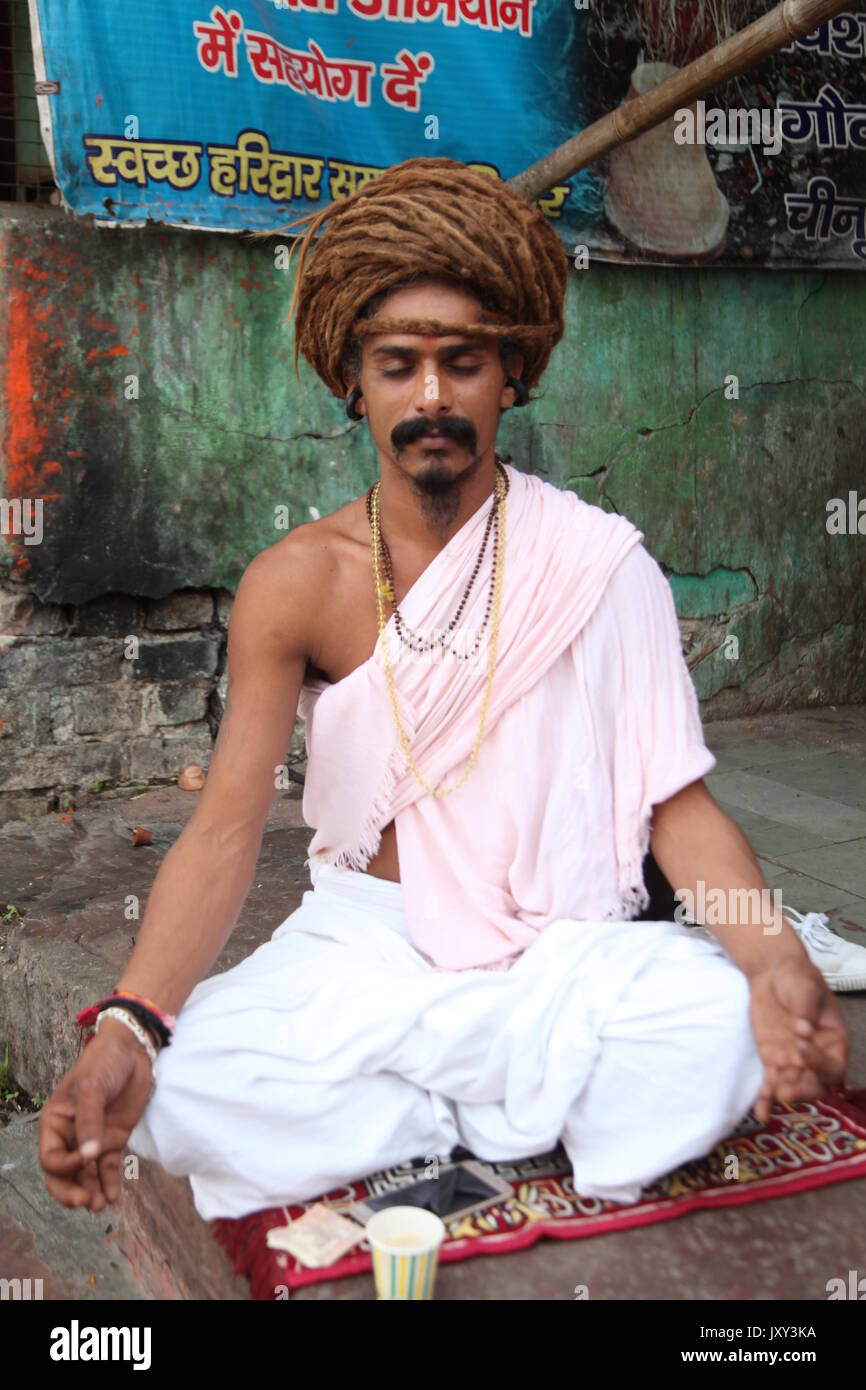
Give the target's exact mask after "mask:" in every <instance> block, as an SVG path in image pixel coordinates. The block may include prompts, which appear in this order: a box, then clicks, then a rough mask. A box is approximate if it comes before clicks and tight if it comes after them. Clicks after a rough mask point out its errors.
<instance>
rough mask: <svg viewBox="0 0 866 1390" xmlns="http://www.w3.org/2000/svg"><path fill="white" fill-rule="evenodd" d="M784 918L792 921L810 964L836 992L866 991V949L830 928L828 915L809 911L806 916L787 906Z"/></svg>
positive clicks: (784, 909)
mask: <svg viewBox="0 0 866 1390" xmlns="http://www.w3.org/2000/svg"><path fill="white" fill-rule="evenodd" d="M782 916H783V917H784V918H785V921H786V922H790V924H791V926H792V927H793V928H794V931H795V932H796V933H797V935H798V936H799V938H800V940H801V941H802V943H803V945H804V946H805V948H806V954H807V955H808V957H809V959H810V961H811V962H812V964H813V965H816V966H817V967H818V969H819V970H820V971H821V974H822V975H823V976H824V979H825V980H826V981H827V984H828V985H829V986H830V988H831V989H832V990H835V991H836V992H837V993H842V992H844V991H845V990H849V989H866V947H863V946H855V945H854V942H853V941H846V940H845V937H844V936H839V935H837V933H836V932H834V931H833V930H832V929H831V928H830V927H829V926H828V925H827V924H828V920H829V919H828V917H827V915H826V913H824V912H807V913H806V915H805V917H804V916H803V914H802V912H798V911H797V909H796V908H794V907H783V908H782ZM795 918H796V920H794V919H795Z"/></svg>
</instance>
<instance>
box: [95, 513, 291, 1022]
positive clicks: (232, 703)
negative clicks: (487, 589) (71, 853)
mask: <svg viewBox="0 0 866 1390" xmlns="http://www.w3.org/2000/svg"><path fill="white" fill-rule="evenodd" d="M304 529H305V528H304ZM296 538H297V533H296V532H295V533H292V535H291V536H289V537H287V538H286V540H285V541H283V542H281V545H280V547H272V548H271V549H270V550H267V551H263V552H262V553H261V554H260V555H257V556H256V558H255V559H254V560H253V561H252V562H251V564H250V565H249V566H248V567H247V569H246V571H245V572H244V575H243V578H242V579H241V582H240V585H239V586H238V591H237V595H236V597H235V601H234V604H233V607H232V613H231V619H230V622H229V634H228V677H229V678H228V692H227V698H226V704H225V711H224V713H223V717H222V721H221V724H220V730H219V735H218V738H217V741H216V744H215V746H214V752H213V756H212V758H211V763H210V768H209V770H208V775H207V782H206V785H205V787H204V790H203V791H202V792H201V793H200V800H199V801H198V804H197V805H196V808H195V811H194V812H193V814H192V816H191V818H190V820H189V821H188V823H187V825H186V826H185V827H184V830H183V832H182V833H181V834H180V836H179V837H178V839H177V840H176V841H175V843H174V844H173V845H172V847H171V849H170V850H169V851H168V853H167V854H166V856H165V859H164V860H163V863H162V865H161V866H160V869H159V872H158V874H157V875H156V878H155V880H154V883H153V887H152V889H151V892H150V896H149V898H148V900H147V906H146V909H145V913H144V917H143V919H142V923H141V928H140V931H139V935H138V940H137V942H136V945H135V948H134V950H133V952H132V955H131V957H130V960H129V962H128V964H127V967H126V969H125V970H124V972H123V975H122V976H121V978H120V980H119V981H118V987H119V988H121V989H128V990H132V991H134V992H135V993H137V994H141V995H143V996H144V997H145V998H147V999H152V1000H154V1002H155V1003H156V1004H158V1005H159V1007H160V1008H163V1009H166V1010H167V1011H168V1012H169V1013H177V1011H178V1010H179V1009H180V1008H181V1006H182V1005H183V1003H184V1001H185V1000H186V998H187V996H188V995H189V993H190V991H191V990H192V989H193V988H194V987H195V985H196V984H197V983H198V982H199V980H201V979H202V978H203V977H204V976H205V975H206V974H207V973H208V971H209V970H210V968H211V967H212V966H213V963H214V961H215V960H216V958H217V957H218V955H219V953H220V951H221V950H222V948H223V946H224V945H225V943H226V941H227V940H228V937H229V935H230V934H231V931H232V929H233V927H234V924H235V922H236V920H237V917H238V914H239V912H240V910H241V907H242V906H243V903H244V899H245V898H246V895H247V893H248V892H249V889H250V886H251V884H252V879H253V875H254V873H255V866H256V861H257V859H258V856H259V850H260V848H261V841H262V834H263V831H264V825H265V821H266V819H267V814H268V809H269V807H270V805H271V802H272V800H273V795H274V789H275V776H276V774H275V769H276V768H277V767H278V766H279V765H281V764H282V763H283V762H284V761H285V757H286V753H287V751H288V747H289V744H290V742H291V737H292V732H293V729H294V724H295V718H296V716H297V707H298V696H299V693H300V687H301V683H302V681H303V677H304V670H305V667H306V664H307V648H308V645H309V623H310V614H311V612H312V608H311V606H310V602H309V598H310V593H311V573H312V571H311V564H310V563H309V550H310V548H309V547H306V548H302V547H303V544H304V543H303V541H302V540H298V539H296ZM278 550H279V552H280V553H279V554H278V553H277V552H278ZM118 1026H119V1025H118Z"/></svg>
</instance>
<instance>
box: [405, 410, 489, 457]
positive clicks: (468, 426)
mask: <svg viewBox="0 0 866 1390" xmlns="http://www.w3.org/2000/svg"><path fill="white" fill-rule="evenodd" d="M425 434H439V435H442V436H443V437H444V438H446V439H453V440H454V442H455V443H456V444H463V445H465V446H466V448H467V449H472V450H473V452H474V450H475V444H476V434H475V426H474V425H473V423H472V421H471V420H465V419H463V418H462V417H458V416H453V415H443V416H442V417H441V419H439V420H428V419H427V417H426V416H425V415H420V416H417V417H416V419H414V420H401V422H400V424H399V425H395V426H394V428H393V430H392V431H391V443H392V444H393V446H394V448H395V449H403V448H405V447H406V445H407V444H414V443H415V440H416V439H420V438H421V436H422V435H425Z"/></svg>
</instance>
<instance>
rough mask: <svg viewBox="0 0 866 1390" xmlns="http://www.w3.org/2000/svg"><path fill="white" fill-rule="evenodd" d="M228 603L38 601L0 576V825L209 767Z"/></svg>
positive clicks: (295, 755)
mask: <svg viewBox="0 0 866 1390" xmlns="http://www.w3.org/2000/svg"><path fill="white" fill-rule="evenodd" d="M231 606H232V595H231V593H230V592H229V591H228V590H226V589H218V590H213V589H184V590H181V591H179V592H177V593H174V594H170V595H168V597H167V598H163V599H137V598H135V597H132V596H130V595H127V594H108V595H106V596H104V597H103V598H99V599H95V600H93V601H91V602H90V603H85V604H81V605H79V606H73V605H66V604H44V603H41V602H40V601H39V599H37V598H36V597H35V596H34V595H33V594H32V593H30V591H29V590H28V589H27V587H26V585H23V584H20V583H15V582H0V825H2V824H3V823H4V822H7V821H10V820H13V819H21V818H22V817H25V816H29V815H34V814H35V815H42V814H45V813H47V812H50V811H63V810H65V809H66V803H67V801H71V802H72V804H73V805H75V806H80V805H82V804H84V801H85V800H87V799H89V798H90V797H91V796H94V795H97V794H105V793H111V792H112V791H118V790H123V789H125V788H129V787H132V786H135V785H137V784H145V783H146V784H148V785H152V784H156V783H160V782H173V781H175V780H176V778H177V777H178V775H179V774H180V772H181V771H182V770H183V768H184V767H186V766H187V764H188V763H198V764H200V765H201V766H202V767H204V768H205V770H207V767H208V764H209V762H210V756H211V750H212V747H213V741H214V738H215V736H216V733H217V730H218V728H219V721H220V718H221V716H222V711H223V699H224V696H225V687H226V679H227V674H226V636H227V631H228V621H229V614H230V612H231ZM302 760H303V724H302V723H300V722H299V723H298V724H297V726H296V730H295V735H294V737H293V739H292V747H291V749H290V750H288V762H289V763H291V764H298V763H299V762H301V761H302Z"/></svg>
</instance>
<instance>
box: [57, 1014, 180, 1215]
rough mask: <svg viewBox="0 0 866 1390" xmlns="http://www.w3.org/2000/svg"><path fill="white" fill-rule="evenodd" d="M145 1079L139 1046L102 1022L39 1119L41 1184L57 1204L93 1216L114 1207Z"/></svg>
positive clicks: (143, 1101)
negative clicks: (91, 1212)
mask: <svg viewBox="0 0 866 1390" xmlns="http://www.w3.org/2000/svg"><path fill="white" fill-rule="evenodd" d="M151 1080H152V1069H151V1063H150V1058H149V1057H148V1055H147V1053H146V1052H145V1050H144V1048H143V1047H142V1045H141V1043H140V1042H138V1040H137V1039H136V1037H135V1035H134V1034H133V1033H132V1032H130V1030H129V1029H128V1028H127V1027H126V1026H125V1025H124V1024H122V1023H120V1022H118V1020H117V1019H113V1018H106V1019H105V1020H104V1021H103V1022H102V1023H101V1024H100V1025H99V1032H98V1034H96V1036H95V1037H94V1038H93V1040H92V1041H91V1042H89V1043H88V1044H87V1046H86V1047H85V1048H84V1050H83V1052H82V1055H81V1056H80V1057H79V1058H78V1060H77V1061H76V1062H75V1064H74V1065H73V1066H72V1067H70V1069H69V1071H68V1072H67V1073H66V1075H65V1076H64V1077H63V1079H62V1080H61V1081H60V1082H59V1084H58V1086H57V1087H56V1089H55V1090H54V1091H53V1092H52V1094H51V1095H50V1096H49V1097H48V1100H47V1101H46V1102H45V1105H44V1106H43V1107H42V1111H41V1113H40V1116H39V1162H40V1163H41V1164H42V1168H43V1170H44V1172H45V1186H46V1188H47V1189H48V1191H49V1192H50V1193H51V1195H52V1197H56V1199H57V1201H58V1202H60V1203H62V1205H63V1206H65V1207H89V1208H90V1210H91V1211H94V1212H96V1211H102V1210H103V1208H104V1207H105V1206H106V1204H107V1203H108V1202H116V1201H117V1199H118V1197H119V1196H120V1162H121V1156H122V1154H123V1151H124V1148H125V1146H126V1141H127V1139H128V1138H129V1136H130V1134H131V1133H132V1131H133V1129H134V1128H135V1126H136V1124H137V1123H138V1121H139V1119H140V1118H141V1116H142V1115H143V1114H144V1111H145V1109H146V1108H147V1103H148V1101H149V1100H150V1088H151ZM91 1145H92V1146H93V1147H92V1148H91Z"/></svg>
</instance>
